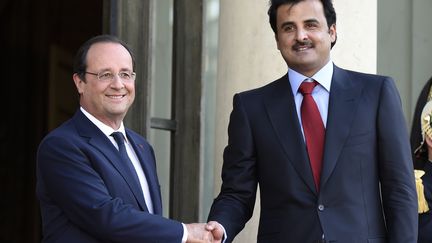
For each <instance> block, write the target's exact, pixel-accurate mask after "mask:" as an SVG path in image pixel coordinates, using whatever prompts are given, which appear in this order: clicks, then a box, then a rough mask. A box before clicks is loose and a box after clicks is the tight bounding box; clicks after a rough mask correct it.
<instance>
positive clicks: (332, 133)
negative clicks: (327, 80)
mask: <svg viewBox="0 0 432 243" xmlns="http://www.w3.org/2000/svg"><path fill="white" fill-rule="evenodd" d="M361 92H362V86H361V82H354V80H352V78H351V76H349V75H348V72H347V71H345V70H343V69H340V68H338V67H337V66H334V72H333V79H332V84H331V89H330V98H329V107H328V117H327V126H326V135H325V145H324V158H323V168H322V172H321V186H324V185H325V183H326V182H327V180H328V178H329V177H330V175H331V173H332V171H333V170H334V168H335V166H336V162H337V161H338V158H339V155H340V153H341V151H342V148H343V145H344V143H345V141H346V139H347V137H348V135H349V133H350V130H351V129H352V128H351V124H352V121H353V119H354V115H355V112H356V110H357V106H358V102H359V96H360V94H361Z"/></svg>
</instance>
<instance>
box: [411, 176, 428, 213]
mask: <svg viewBox="0 0 432 243" xmlns="http://www.w3.org/2000/svg"><path fill="white" fill-rule="evenodd" d="M424 174H425V172H424V171H422V170H414V176H415V182H416V189H417V202H418V213H426V212H427V211H429V206H428V203H427V201H426V198H425V195H424V186H423V180H422V179H421V177H422V176H423V175H424Z"/></svg>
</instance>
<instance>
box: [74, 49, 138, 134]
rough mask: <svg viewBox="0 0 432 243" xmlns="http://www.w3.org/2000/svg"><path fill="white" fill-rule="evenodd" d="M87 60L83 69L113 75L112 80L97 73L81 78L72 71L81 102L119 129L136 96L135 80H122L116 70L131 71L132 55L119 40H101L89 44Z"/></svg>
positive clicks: (95, 114)
mask: <svg viewBox="0 0 432 243" xmlns="http://www.w3.org/2000/svg"><path fill="white" fill-rule="evenodd" d="M86 60H87V69H86V72H91V73H100V72H106V71H107V72H110V73H113V74H115V75H114V79H113V80H112V81H102V80H99V79H98V77H97V76H96V75H92V74H85V76H84V77H85V80H82V79H81V78H80V77H79V75H78V74H74V76H73V79H74V82H75V85H76V87H77V89H78V92H79V94H80V105H81V106H82V107H83V108H84V109H85V110H86V111H87V112H89V113H90V114H92V115H93V116H94V117H96V118H97V119H98V120H100V121H102V122H103V123H105V124H106V125H108V126H110V127H112V128H114V129H118V128H119V126H120V124H121V121H122V120H123V118H124V116H125V115H126V112H127V111H128V109H129V107H130V106H131V105H132V103H133V101H134V99H135V82H134V81H133V80H132V81H122V79H120V78H119V76H118V75H116V74H118V73H119V72H122V71H126V72H132V71H133V64H132V57H131V55H130V54H129V52H128V51H127V50H126V48H124V47H123V46H122V45H121V44H119V43H112V42H100V43H96V44H93V45H92V46H91V47H90V49H89V50H88V53H87V58H86Z"/></svg>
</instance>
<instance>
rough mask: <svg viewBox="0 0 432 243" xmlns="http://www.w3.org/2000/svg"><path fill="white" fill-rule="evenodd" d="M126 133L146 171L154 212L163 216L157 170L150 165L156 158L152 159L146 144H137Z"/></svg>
mask: <svg viewBox="0 0 432 243" xmlns="http://www.w3.org/2000/svg"><path fill="white" fill-rule="evenodd" d="M126 133H127V137H128V139H129V141H130V143H131V144H132V147H133V149H134V150H135V153H136V155H137V156H138V159H139V161H140V163H141V166H142V168H143V170H144V174H145V176H146V179H147V183H148V186H149V191H150V196H151V200H152V203H153V211H154V212H153V213H154V214H158V215H161V214H162V200H161V194H160V189H159V183H158V181H157V176H156V173H157V172H156V168H154V167H153V166H152V165H151V164H150V162H151V161H153V160H154V158H152V157H151V151H149V150H147V149H146V147H147V146H146V145H145V144H142V143H139V142H137V140H136V139H135V138H134V137H133V136H132V134H131V133H129V132H128V131H126Z"/></svg>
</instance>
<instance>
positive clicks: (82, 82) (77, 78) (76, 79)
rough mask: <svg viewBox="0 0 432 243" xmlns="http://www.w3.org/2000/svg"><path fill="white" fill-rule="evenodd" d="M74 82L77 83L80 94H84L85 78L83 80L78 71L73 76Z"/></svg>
mask: <svg viewBox="0 0 432 243" xmlns="http://www.w3.org/2000/svg"><path fill="white" fill-rule="evenodd" d="M72 78H73V80H74V83H75V87H76V88H77V91H78V94H80V95H81V94H82V93H84V85H85V84H86V82H85V80H82V79H81V77H80V75H78V74H77V73H74V74H73V76H72Z"/></svg>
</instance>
